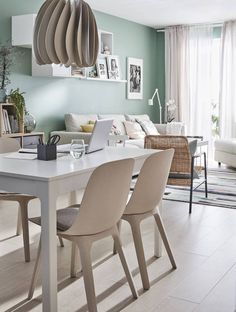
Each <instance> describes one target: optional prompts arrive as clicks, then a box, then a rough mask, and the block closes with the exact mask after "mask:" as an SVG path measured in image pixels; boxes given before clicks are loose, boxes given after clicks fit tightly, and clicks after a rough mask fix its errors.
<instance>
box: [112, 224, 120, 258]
mask: <svg viewBox="0 0 236 312" xmlns="http://www.w3.org/2000/svg"><path fill="white" fill-rule="evenodd" d="M121 223H122V220H120V221H119V222H118V223H117V229H118V231H119V235H120V232H121ZM116 254H117V250H116V246H115V243H114V244H113V255H116Z"/></svg>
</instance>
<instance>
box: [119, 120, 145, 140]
mask: <svg viewBox="0 0 236 312" xmlns="http://www.w3.org/2000/svg"><path fill="white" fill-rule="evenodd" d="M124 125H125V129H126V132H127V134H128V136H129V138H130V139H143V138H144V137H145V132H144V131H143V130H142V128H141V126H140V124H139V123H138V122H133V121H125V122H124Z"/></svg>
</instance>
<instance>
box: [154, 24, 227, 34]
mask: <svg viewBox="0 0 236 312" xmlns="http://www.w3.org/2000/svg"><path fill="white" fill-rule="evenodd" d="M176 26H212V27H222V26H223V23H207V24H200V23H199V24H188V25H186V24H185V25H172V26H165V27H163V28H157V29H156V32H165V30H166V28H171V27H176Z"/></svg>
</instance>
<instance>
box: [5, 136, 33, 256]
mask: <svg viewBox="0 0 236 312" xmlns="http://www.w3.org/2000/svg"><path fill="white" fill-rule="evenodd" d="M19 149H20V144H19V142H18V141H17V140H16V139H12V138H0V154H3V153H11V152H16V151H18V150H19ZM34 198H35V197H34V196H31V195H26V194H18V193H8V192H7V191H5V190H4V191H2V190H0V200H5V201H14V202H18V204H19V208H18V217H17V230H16V235H20V234H21V231H22V230H23V241H24V254H25V261H26V262H29V261H30V247H29V227H28V203H29V202H30V201H31V200H32V199H34Z"/></svg>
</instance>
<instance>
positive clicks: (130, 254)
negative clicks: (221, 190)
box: [0, 200, 236, 312]
mask: <svg viewBox="0 0 236 312" xmlns="http://www.w3.org/2000/svg"><path fill="white" fill-rule="evenodd" d="M61 205H63V204H62V203H61ZM38 206H39V204H38V202H37V200H36V201H34V203H33V204H32V205H31V207H30V214H31V216H32V215H37V213H38V211H39V209H38ZM163 208H164V209H163V219H164V222H165V225H166V229H167V232H168V234H169V238H170V241H171V243H172V246H173V250H174V253H175V257H176V260H177V265H178V269H177V270H176V271H171V270H170V268H171V267H170V263H169V261H168V258H167V256H166V255H165V254H164V256H163V257H161V258H160V259H155V258H154V257H153V223H152V220H151V219H148V220H146V221H144V222H143V239H144V245H145V252H146V258H147V262H148V271H149V276H150V280H151V285H152V287H151V289H150V290H149V291H146V292H143V291H142V287H141V281H140V276H139V274H138V269H137V260H136V257H135V253H134V247H133V243H132V240H131V233H130V229H129V227H128V225H127V224H123V226H122V239H123V242H124V246H125V252H126V255H127V259H128V262H129V264H130V267H131V269H132V272H133V273H134V275H135V278H134V279H135V283H136V285H137V287H138V289H139V293H140V297H139V299H138V300H136V301H133V300H132V298H131V294H130V290H129V288H128V286H127V284H126V280H125V279H124V274H123V271H122V269H121V265H120V263H119V260H118V258H117V256H112V255H111V250H112V244H111V240H104V241H102V242H100V243H98V244H96V245H94V249H93V258H94V259H95V265H94V276H95V285H96V292H97V299H98V308H99V311H100V312H101V311H110V312H115V311H123V312H146V311H147V312H154V311H156V312H192V311H195V312H232V311H234V309H235V299H236V265H235V263H236V211H235V210H230V209H222V208H215V207H207V206H194V207H193V208H194V209H193V213H192V215H191V216H189V215H188V205H186V204H180V203H174V202H164V207H163ZM16 211H17V210H16V206H15V205H13V206H12V204H11V205H10V204H9V203H1V206H0V216H1V217H0V311H8V312H10V311H18V312H27V311H34V312H36V311H42V305H41V288H40V281H39V283H38V288H37V291H36V293H35V296H34V300H32V301H30V302H27V301H26V300H25V298H26V295H27V291H28V287H29V281H30V277H31V274H32V269H33V265H34V259H35V255H36V249H37V243H38V239H39V231H40V229H39V228H38V227H37V226H35V225H30V233H31V251H32V261H31V263H28V264H26V263H24V262H23V248H22V246H23V245H22V237H15V236H14V233H15V223H16ZM69 256H70V244H69V243H66V246H65V247H64V248H61V247H59V246H58V263H59V269H58V272H59V274H58V275H59V276H58V278H59V286H58V287H59V293H58V305H59V311H60V312H74V311H76V312H85V311H87V308H86V299H85V292H84V286H83V280H82V278H81V276H78V278H76V279H70V278H69V277H68V276H69ZM104 256H105V259H104Z"/></svg>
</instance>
